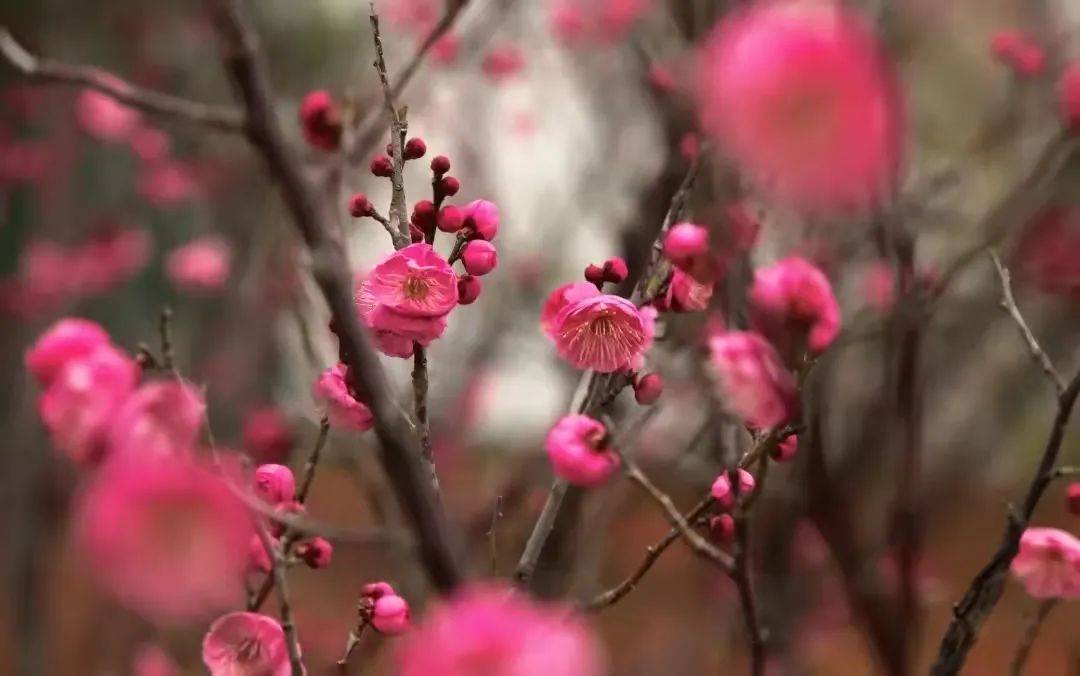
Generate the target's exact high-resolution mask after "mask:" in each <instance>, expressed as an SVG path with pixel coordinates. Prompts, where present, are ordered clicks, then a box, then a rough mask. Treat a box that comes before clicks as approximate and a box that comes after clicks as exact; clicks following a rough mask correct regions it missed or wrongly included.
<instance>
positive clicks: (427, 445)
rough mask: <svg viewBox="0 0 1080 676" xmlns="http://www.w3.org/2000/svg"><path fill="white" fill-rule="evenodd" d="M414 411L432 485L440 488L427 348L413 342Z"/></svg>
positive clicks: (422, 452)
mask: <svg viewBox="0 0 1080 676" xmlns="http://www.w3.org/2000/svg"><path fill="white" fill-rule="evenodd" d="M412 386H413V411H414V413H415V414H416V433H417V435H418V436H419V437H420V455H421V456H422V457H423V459H424V463H425V464H426V465H427V469H428V473H429V474H430V475H431V486H432V488H433V489H434V490H435V491H436V493H437V492H438V490H439V474H438V473H437V472H436V471H435V454H434V452H433V451H432V448H431V426H430V424H429V423H428V404H427V400H428V360H427V350H425V349H424V348H423V347H422V346H421V345H420V343H414V344H413V370H412Z"/></svg>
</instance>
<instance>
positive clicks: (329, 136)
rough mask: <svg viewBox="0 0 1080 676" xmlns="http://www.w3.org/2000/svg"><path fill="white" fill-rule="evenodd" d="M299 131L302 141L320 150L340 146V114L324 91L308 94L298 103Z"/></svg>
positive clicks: (328, 94) (334, 148) (335, 148)
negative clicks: (301, 134) (302, 137)
mask: <svg viewBox="0 0 1080 676" xmlns="http://www.w3.org/2000/svg"><path fill="white" fill-rule="evenodd" d="M300 129H301V131H302V132H303V134H304V140H305V141H307V142H308V143H309V144H310V145H312V146H314V147H316V148H319V149H321V150H337V148H338V146H339V145H341V130H342V125H341V113H340V112H339V111H338V108H337V104H336V103H334V100H333V99H332V98H331V97H330V93H329V92H326V91H322V90H319V91H313V92H309V93H308V94H307V96H305V97H304V100H303V101H302V102H301V103H300Z"/></svg>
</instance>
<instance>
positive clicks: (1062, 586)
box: [1011, 528, 1080, 599]
mask: <svg viewBox="0 0 1080 676" xmlns="http://www.w3.org/2000/svg"><path fill="white" fill-rule="evenodd" d="M1011 570H1012V574H1013V575H1014V576H1016V578H1017V579H1018V580H1020V582H1021V584H1023V585H1024V589H1026V590H1027V593H1028V594H1030V595H1031V596H1033V597H1035V598H1037V599H1053V598H1073V599H1074V598H1080V540H1077V539H1076V538H1075V537H1073V536H1072V535H1071V534H1069V533H1066V532H1065V531H1063V530H1058V529H1057V528H1028V529H1027V530H1025V531H1024V534H1023V535H1022V536H1021V537H1020V551H1019V552H1018V553H1017V554H1016V558H1014V559H1013V562H1012V566H1011Z"/></svg>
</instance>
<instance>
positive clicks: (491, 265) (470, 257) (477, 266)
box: [461, 239, 499, 276]
mask: <svg viewBox="0 0 1080 676" xmlns="http://www.w3.org/2000/svg"><path fill="white" fill-rule="evenodd" d="M461 262H462V264H464V265H465V270H466V271H467V272H468V273H469V274H470V275H477V276H479V275H486V274H487V273H489V272H491V271H492V270H494V269H495V266H496V265H497V264H498V262H499V256H498V252H497V251H496V250H495V245H494V244H492V243H491V242H488V241H486V240H482V239H474V240H472V241H471V242H469V243H468V244H466V245H465V248H464V249H463V250H462V252H461Z"/></svg>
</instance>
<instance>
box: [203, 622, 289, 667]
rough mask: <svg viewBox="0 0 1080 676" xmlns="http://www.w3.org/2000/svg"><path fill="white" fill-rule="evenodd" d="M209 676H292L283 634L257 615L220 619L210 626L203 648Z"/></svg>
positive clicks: (275, 626)
mask: <svg viewBox="0 0 1080 676" xmlns="http://www.w3.org/2000/svg"><path fill="white" fill-rule="evenodd" d="M202 660H203V664H205V665H206V668H207V669H209V670H210V676H291V674H292V667H291V666H290V664H289V649H288V646H287V645H286V643H285V632H284V630H282V628H281V625H280V624H278V621H277V620H275V619H274V618H272V617H268V616H266V615H262V614H260V613H246V612H236V613H229V614H228V615H223V616H221V617H219V618H218V619H217V620H215V621H214V623H213V624H212V625H210V631H208V632H207V633H206V636H205V637H204V638H203V644H202Z"/></svg>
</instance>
